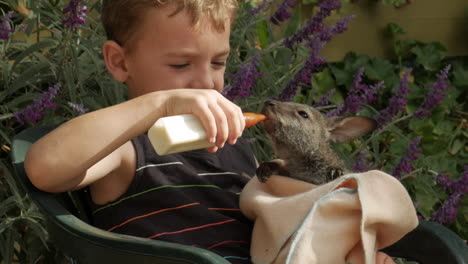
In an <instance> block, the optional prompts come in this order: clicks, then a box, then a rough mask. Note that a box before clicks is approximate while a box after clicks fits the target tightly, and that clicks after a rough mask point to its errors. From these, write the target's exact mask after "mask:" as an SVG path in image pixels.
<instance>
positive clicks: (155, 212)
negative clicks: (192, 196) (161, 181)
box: [107, 203, 199, 231]
mask: <svg viewBox="0 0 468 264" xmlns="http://www.w3.org/2000/svg"><path fill="white" fill-rule="evenodd" d="M193 205H199V203H191V204H184V205H181V206H177V207H172V208H166V209H161V210H158V211H154V212H151V213H149V214H145V215H140V216H136V217H133V218H130V219H128V220H126V221H125V222H123V223H121V224H118V225H116V226H114V227H112V228H110V229H108V230H107V231H112V230H114V229H116V228H118V227H121V226H123V225H126V224H128V223H130V222H132V221H135V220H137V219H140V218H145V217H148V216H151V215H155V214H159V213H162V212H166V211H171V210H177V209H182V208H185V207H189V206H193Z"/></svg>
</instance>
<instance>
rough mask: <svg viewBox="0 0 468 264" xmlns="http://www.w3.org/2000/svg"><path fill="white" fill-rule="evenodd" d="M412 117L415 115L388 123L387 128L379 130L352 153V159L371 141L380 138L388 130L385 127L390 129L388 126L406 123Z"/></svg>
mask: <svg viewBox="0 0 468 264" xmlns="http://www.w3.org/2000/svg"><path fill="white" fill-rule="evenodd" d="M412 116H413V115H405V116H402V117H400V118H398V119H395V120H393V121H392V122H390V123H388V124H387V125H385V126H384V127H382V128H381V129H379V130H378V131H377V132H376V133H374V134H373V135H372V136H371V137H370V138H368V139H367V140H366V142H364V143H363V144H361V145H360V146H359V148H358V149H356V150H355V151H354V152H353V153H351V157H354V156H356V155H357V154H358V153H359V152H361V151H362V149H363V148H364V147H365V146H367V145H368V144H369V142H370V141H371V140H373V139H374V138H376V137H377V136H380V134H382V132H384V131H386V130H385V129H384V128H385V127H388V126H390V125H395V124H396V123H399V122H401V121H404V120H406V119H409V118H411V117H412Z"/></svg>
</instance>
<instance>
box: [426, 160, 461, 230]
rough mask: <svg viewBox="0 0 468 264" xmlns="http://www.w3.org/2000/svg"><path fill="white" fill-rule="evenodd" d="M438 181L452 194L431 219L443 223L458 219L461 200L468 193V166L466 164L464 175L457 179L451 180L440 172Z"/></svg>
mask: <svg viewBox="0 0 468 264" xmlns="http://www.w3.org/2000/svg"><path fill="white" fill-rule="evenodd" d="M436 181H437V182H438V183H439V184H441V185H442V186H443V187H444V189H445V190H446V191H447V192H448V193H449V194H450V195H449V197H448V199H447V200H446V201H445V202H444V203H443V204H442V206H441V207H440V208H439V209H437V210H436V211H434V212H433V213H432V215H431V220H432V221H436V222H439V223H441V224H450V223H452V222H453V221H455V220H456V219H457V213H458V209H459V208H460V202H461V201H462V200H463V198H464V197H465V195H466V194H467V193H468V166H467V165H465V166H464V171H463V174H462V176H461V177H460V178H458V179H456V180H450V179H449V178H448V177H447V176H444V175H441V174H439V175H437V177H436Z"/></svg>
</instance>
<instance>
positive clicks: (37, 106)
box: [14, 84, 60, 125]
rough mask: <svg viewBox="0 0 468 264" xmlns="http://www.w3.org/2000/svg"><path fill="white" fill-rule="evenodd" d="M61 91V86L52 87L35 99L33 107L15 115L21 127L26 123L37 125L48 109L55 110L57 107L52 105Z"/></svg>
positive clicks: (30, 106) (28, 107)
mask: <svg viewBox="0 0 468 264" xmlns="http://www.w3.org/2000/svg"><path fill="white" fill-rule="evenodd" d="M59 89H60V84H56V85H54V86H52V87H50V88H49V89H48V90H47V91H46V92H44V93H43V94H42V96H41V97H40V98H36V99H34V103H33V104H32V105H29V106H27V107H25V108H23V109H21V110H19V111H17V112H15V113H14V115H15V117H16V119H17V120H18V122H19V123H20V124H21V125H24V124H25V123H26V121H29V122H31V123H33V124H35V123H36V122H37V121H38V120H39V119H41V118H42V117H43V116H44V111H45V109H46V108H55V107H56V105H55V104H53V103H52V100H53V99H54V98H55V96H56V95H57V93H58V90H59Z"/></svg>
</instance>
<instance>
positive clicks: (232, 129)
mask: <svg viewBox="0 0 468 264" xmlns="http://www.w3.org/2000/svg"><path fill="white" fill-rule="evenodd" d="M226 112H227V115H228V122H229V138H228V142H229V144H231V145H234V144H235V143H236V141H237V138H239V137H240V136H241V135H242V130H244V127H245V120H244V116H243V115H242V111H241V109H240V108H239V107H238V106H236V105H232V106H231V107H230V108H228V110H226Z"/></svg>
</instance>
